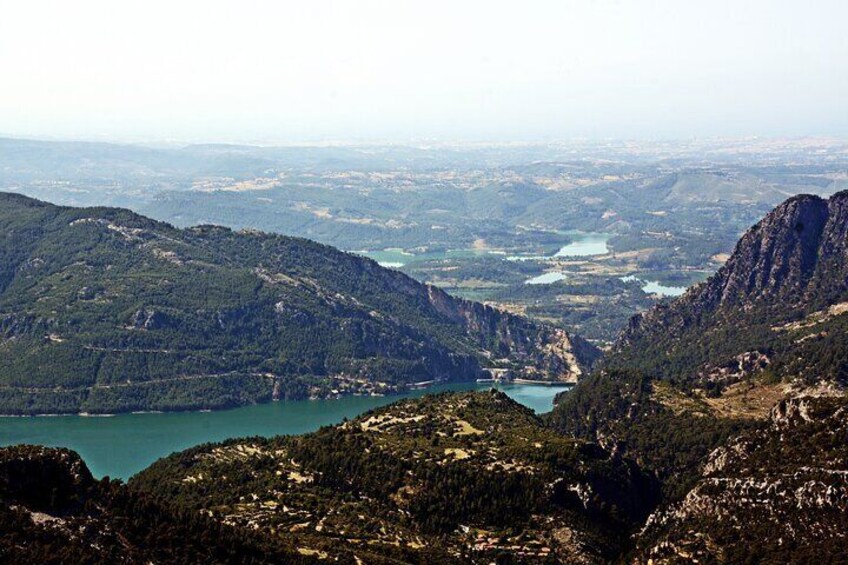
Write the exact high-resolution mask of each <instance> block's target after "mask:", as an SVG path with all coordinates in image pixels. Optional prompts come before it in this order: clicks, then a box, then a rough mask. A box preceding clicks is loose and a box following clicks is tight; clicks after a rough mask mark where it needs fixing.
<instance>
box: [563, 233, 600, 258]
mask: <svg viewBox="0 0 848 565" xmlns="http://www.w3.org/2000/svg"><path fill="white" fill-rule="evenodd" d="M562 234H563V235H567V236H568V238H569V239H570V240H571V243H569V244H568V245H564V246H563V247H561V248H560V250H559V251H557V252H556V253H555V254H554V257H588V256H591V255H606V254H607V253H609V252H610V250H609V245H607V242H608V241H609V240H610V238H611V237H612V234H609V233H594V232H582V231H566V232H562Z"/></svg>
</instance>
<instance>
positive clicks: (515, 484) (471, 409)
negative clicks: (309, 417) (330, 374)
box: [129, 391, 656, 564]
mask: <svg viewBox="0 0 848 565" xmlns="http://www.w3.org/2000/svg"><path fill="white" fill-rule="evenodd" d="M129 485H130V487H131V488H132V489H133V490H136V491H138V492H146V493H152V494H155V495H157V496H158V497H159V498H160V499H162V500H168V501H173V502H174V503H175V504H177V505H179V506H180V507H182V508H184V509H186V510H187V511H189V512H193V513H196V514H198V513H199V514H203V515H205V516H209V517H211V518H213V519H215V520H218V521H220V522H221V523H224V524H231V525H234V526H236V527H249V528H253V529H254V531H256V532H259V533H264V534H266V535H268V536H270V537H277V538H280V539H283V540H285V541H286V542H287V543H290V544H291V545H294V546H296V547H298V548H301V549H302V550H304V552H308V553H313V554H319V555H323V556H324V557H326V558H328V559H332V558H334V557H335V556H337V555H339V554H340V555H342V556H344V555H349V554H351V553H352V554H353V556H354V557H355V558H356V559H357V561H358V562H365V563H371V562H373V560H374V559H375V558H376V557H377V556H382V557H384V558H391V559H393V560H394V561H393V562H396V563H485V564H488V563H492V562H495V561H497V562H498V563H563V562H567V563H603V562H608V561H609V560H610V559H612V558H614V557H615V556H616V555H618V554H619V553H621V552H622V550H623V549H624V548H625V547H627V545H628V543H629V540H628V533H629V532H631V531H632V530H633V528H634V526H635V525H637V524H640V523H641V522H642V521H643V520H644V518H645V516H646V514H647V512H648V511H649V510H650V508H652V507H653V504H654V497H655V493H656V489H655V487H654V483H653V481H652V479H651V478H650V477H649V476H647V475H645V474H643V473H641V472H640V471H639V470H638V469H637V468H636V467H635V466H634V465H633V464H632V463H630V462H628V461H626V460H623V459H621V458H619V457H617V456H615V455H612V454H610V453H608V452H606V451H604V450H602V449H600V448H599V447H598V446H597V445H593V444H590V443H587V442H584V441H580V440H573V439H567V438H565V437H562V436H560V435H558V434H556V433H555V432H553V431H552V430H550V429H549V428H547V427H545V426H544V425H543V423H542V422H541V420H540V419H539V418H538V417H537V416H535V415H534V414H533V412H532V411H531V410H529V409H527V408H525V407H523V406H520V405H519V404H517V403H515V402H514V401H512V400H511V399H509V397H507V396H506V395H505V394H503V393H500V392H496V391H491V392H476V393H473V392H472V393H453V394H441V395H437V396H430V397H424V398H422V399H417V400H405V401H401V402H398V403H395V404H393V405H391V406H389V407H386V408H381V409H378V410H375V411H372V412H369V413H366V414H364V415H362V416H360V417H358V418H356V419H354V420H351V421H348V422H345V423H343V424H341V425H338V426H333V427H328V428H324V429H322V430H320V431H318V432H315V433H312V434H308V435H305V436H299V437H277V438H271V439H262V438H245V439H234V440H229V441H226V442H224V443H221V444H211V445H202V446H198V447H196V448H193V449H189V450H187V451H184V452H182V453H178V454H174V455H172V456H170V457H167V458H165V459H162V460H160V461H158V462H157V463H155V464H154V465H152V466H151V467H150V468H148V469H147V470H145V471H143V472H142V473H140V474H139V475H137V476H136V477H134V478H133V479H131V481H130V483H129ZM360 560H361V561H360Z"/></svg>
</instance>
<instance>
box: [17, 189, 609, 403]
mask: <svg viewBox="0 0 848 565" xmlns="http://www.w3.org/2000/svg"><path fill="white" fill-rule="evenodd" d="M0 352H2V355H0V412H5V413H16V414H28V413H66V412H79V411H87V412H115V411H129V410H150V409H156V410H174V409H187V408H220V407H227V406H236V405H240V404H246V403H252V402H261V401H268V400H271V398H272V397H287V398H303V397H308V396H330V395H335V394H343V393H346V392H362V393H375V392H376V393H386V392H392V391H396V390H399V389H402V388H404V387H408V386H409V385H411V384H413V383H417V382H424V381H434V380H435V381H447V380H470V379H474V378H477V377H480V376H482V375H483V371H484V369H485V368H487V367H498V368H502V369H506V370H510V371H513V373H514V374H515V375H516V376H524V377H529V378H534V379H543V380H571V381H573V380H575V379H576V378H577V376H578V375H580V374H582V373H583V372H584V371H585V370H586V368H588V366H589V365H590V364H591V363H592V362H593V361H594V360H595V359H596V357H597V350H596V349H595V348H594V347H593V346H591V345H589V344H588V343H586V342H585V341H583V340H582V339H580V338H579V337H576V336H569V335H568V334H567V333H566V332H565V331H563V330H560V329H555V328H550V327H545V326H541V325H539V324H536V323H533V322H530V321H528V320H527V319H525V318H521V317H518V316H514V315H510V314H506V313H503V312H500V311H498V310H495V309H493V308H491V307H487V306H483V305H481V304H478V303H473V302H469V301H465V300H459V299H455V298H453V297H451V296H449V295H447V294H445V293H444V292H442V291H440V290H438V289H436V288H434V287H431V286H426V285H423V284H420V283H418V282H416V281H414V280H413V279H411V278H409V277H407V276H405V275H403V274H401V273H398V272H396V271H390V270H387V269H384V268H382V267H380V266H378V265H377V264H376V263H375V262H373V261H371V260H368V259H364V258H361V257H357V256H354V255H350V254H347V253H343V252H340V251H338V250H335V249H333V248H330V247H326V246H323V245H320V244H317V243H314V242H311V241H308V240H303V239H295V238H288V237H282V236H277V235H269V234H263V233H259V232H233V231H231V230H229V229H226V228H220V227H214V226H201V227H196V228H190V229H185V230H180V229H176V228H173V227H172V226H170V225H167V224H163V223H159V222H155V221H153V220H149V219H147V218H144V217H142V216H138V215H136V214H134V213H131V212H129V211H126V210H122V209H115V208H87V209H79V208H64V207H57V206H53V205H50V204H46V203H43V202H38V201H35V200H31V199H27V198H23V197H20V196H16V195H8V194H3V195H0Z"/></svg>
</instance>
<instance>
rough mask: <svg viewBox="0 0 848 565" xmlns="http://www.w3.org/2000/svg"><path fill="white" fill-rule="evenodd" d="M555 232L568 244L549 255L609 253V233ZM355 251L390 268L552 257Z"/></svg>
mask: <svg viewBox="0 0 848 565" xmlns="http://www.w3.org/2000/svg"><path fill="white" fill-rule="evenodd" d="M557 233H559V234H561V235H564V236H566V237H568V239H569V240H570V241H571V243H569V244H568V245H564V246H562V247H560V249H559V251H557V252H556V253H555V254H554V255H553V256H552V257H589V256H592V255H606V254H607V253H609V252H610V250H609V246H608V245H607V242H608V241H609V239H610V238H611V237H612V234H608V233H596V232H584V231H579V230H566V231H559V232H557ZM355 253H357V254H358V255H363V256H365V257H369V258H371V259H373V260H375V261H377V263H379V264H380V265H381V266H383V267H388V268H391V269H398V268H400V267H403V266H404V265H408V264H409V263H413V262H416V261H439V260H442V259H469V258H474V257H481V256H486V255H494V256H502V257H503V258H504V259H507V260H509V261H543V260H545V259H551V257H549V256H544V255H511V256H507V255H506V253H504V252H503V251H500V250H489V249H448V250H447V251H428V252H425V253H411V252H409V251H406V250H404V249H400V248H396V247H392V248H388V249H380V250H365V251H355Z"/></svg>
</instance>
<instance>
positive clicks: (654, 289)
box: [642, 281, 686, 296]
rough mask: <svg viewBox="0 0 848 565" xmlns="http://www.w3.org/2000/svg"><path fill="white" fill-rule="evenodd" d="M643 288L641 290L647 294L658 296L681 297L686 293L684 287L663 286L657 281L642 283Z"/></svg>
mask: <svg viewBox="0 0 848 565" xmlns="http://www.w3.org/2000/svg"><path fill="white" fill-rule="evenodd" d="M643 282H644V283H645V286H643V287H642V290H643V291H645V292H647V293H648V294H659V295H661V296H682V295H683V294H684V293H685V292H686V287H685V286H665V285H662V284H660V283H658V282H657V281H643Z"/></svg>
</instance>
